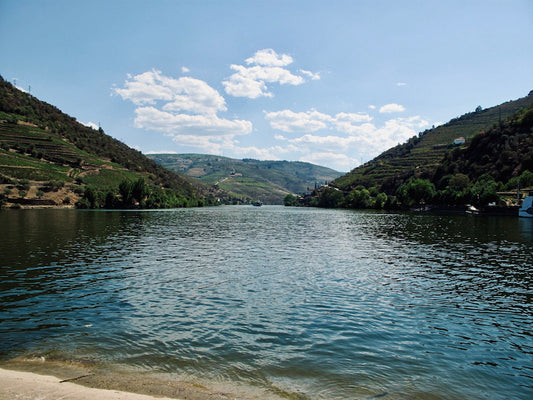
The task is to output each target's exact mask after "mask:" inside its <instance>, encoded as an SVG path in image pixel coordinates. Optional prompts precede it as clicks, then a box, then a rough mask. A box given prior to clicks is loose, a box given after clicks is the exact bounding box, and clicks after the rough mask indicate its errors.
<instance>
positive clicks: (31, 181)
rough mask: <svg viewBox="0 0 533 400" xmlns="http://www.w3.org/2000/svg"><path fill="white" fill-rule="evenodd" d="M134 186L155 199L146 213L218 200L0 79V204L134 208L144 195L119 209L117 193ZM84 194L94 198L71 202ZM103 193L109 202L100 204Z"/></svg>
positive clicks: (202, 187)
mask: <svg viewBox="0 0 533 400" xmlns="http://www.w3.org/2000/svg"><path fill="white" fill-rule="evenodd" d="M141 180H142V181H143V182H144V184H145V189H146V191H145V192H146V193H149V194H154V196H155V197H154V198H152V200H151V202H150V204H151V205H152V206H154V207H155V206H165V205H166V206H168V205H170V204H173V205H175V206H177V205H182V206H185V205H198V204H203V203H206V202H208V203H209V202H212V200H213V199H214V198H215V196H222V194H221V193H220V191H219V190H216V189H214V188H213V187H210V186H209V185H206V184H204V183H202V182H200V181H197V180H194V179H192V178H189V177H187V176H184V175H180V174H177V173H175V172H173V171H170V170H167V169H165V168H163V167H161V166H159V165H158V164H157V163H155V162H154V161H152V160H150V159H149V158H148V157H146V156H145V155H143V154H142V153H141V152H139V151H137V150H134V149H132V148H130V147H128V146H127V145H126V144H124V143H122V142H120V141H119V140H117V139H115V138H112V137H111V136H109V135H107V134H106V133H105V132H104V130H103V129H102V128H99V129H98V130H95V129H92V128H90V127H87V126H85V125H83V124H81V123H79V122H78V121H76V119H75V118H73V117H71V116H69V115H67V114H65V113H63V112H62V111H61V110H59V109H58V108H57V107H55V106H53V105H51V104H48V103H46V102H44V101H41V100H39V99H37V98H36V97H34V96H32V95H30V94H28V93H25V92H23V91H21V90H19V89H17V88H16V87H14V86H13V85H12V84H11V83H9V82H7V81H5V80H4V79H3V78H2V77H1V76H0V185H2V187H1V189H2V193H0V195H1V197H2V198H1V199H0V201H3V202H4V203H6V202H7V203H12V204H14V205H19V206H20V205H24V206H25V205H43V206H44V205H49V206H54V205H55V206H70V207H71V206H73V205H74V204H75V203H76V204H78V205H85V206H87V205H89V206H90V207H91V208H100V207H103V206H104V205H105V204H107V205H115V206H127V207H132V206H134V205H135V204H138V206H139V207H142V206H146V205H147V204H142V203H143V201H145V200H148V197H149V195H148V194H146V193H145V196H144V197H143V199H140V200H139V199H130V200H131V201H132V202H131V204H130V203H128V204H125V203H124V201H123V200H124V195H121V194H120V193H119V192H118V189H119V184H120V183H121V182H123V181H126V182H134V181H139V182H140V181H141ZM139 184H140V183H139ZM88 187H91V189H92V190H93V191H94V193H91V192H89V195H91V196H92V197H94V198H91V201H85V203H84V204H81V203H78V202H79V201H80V200H83V199H84V198H85V200H87V199H86V195H87V193H86V189H87V188H88ZM58 192H59V193H60V194H61V195H58ZM108 193H110V195H109V196H112V197H113V196H114V198H115V200H116V201H113V202H107V203H106V202H105V199H104V198H105V197H106V196H107V195H108ZM143 193H144V192H143ZM109 200H111V197H109ZM163 203H164V204H163Z"/></svg>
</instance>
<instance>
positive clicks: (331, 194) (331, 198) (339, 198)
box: [318, 187, 344, 208]
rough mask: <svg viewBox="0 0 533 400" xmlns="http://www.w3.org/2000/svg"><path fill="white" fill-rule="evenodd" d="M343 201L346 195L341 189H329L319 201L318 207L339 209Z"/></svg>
mask: <svg viewBox="0 0 533 400" xmlns="http://www.w3.org/2000/svg"><path fill="white" fill-rule="evenodd" d="M343 200H344V195H343V193H342V192H341V191H340V190H339V189H336V188H332V187H327V188H326V189H324V191H323V192H322V194H321V196H320V199H319V200H318V206H319V207H324V208H337V207H340V205H341V203H342V202H343Z"/></svg>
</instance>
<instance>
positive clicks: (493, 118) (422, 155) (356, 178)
mask: <svg viewBox="0 0 533 400" xmlns="http://www.w3.org/2000/svg"><path fill="white" fill-rule="evenodd" d="M532 103H533V91H531V92H530V93H529V95H528V96H526V97H523V98H521V99H518V100H514V101H509V102H507V103H504V104H501V105H499V106H495V107H491V108H487V109H485V110H482V109H481V107H478V108H477V109H476V110H475V111H474V112H470V113H466V114H464V115H463V116H461V117H458V118H454V119H452V120H451V121H450V122H448V123H447V124H444V125H441V126H438V127H436V128H433V129H430V130H426V131H424V132H421V133H420V134H419V135H418V136H414V137H412V138H411V139H409V140H408V141H407V142H406V143H404V144H399V145H397V146H395V147H393V148H391V149H389V150H387V151H385V152H384V153H382V154H381V155H379V156H378V157H376V158H375V159H373V160H372V161H370V162H368V163H366V164H364V165H362V166H360V167H357V168H355V169H354V170H352V171H351V172H349V173H348V174H346V175H344V176H342V177H340V178H338V179H336V180H335V181H334V182H333V184H334V186H336V187H338V188H340V189H342V190H344V191H346V190H350V189H353V188H355V187H357V186H359V185H363V186H365V187H367V188H370V187H376V188H377V189H378V190H379V191H382V192H385V193H386V194H387V195H393V194H395V192H396V190H397V189H398V188H399V187H400V186H401V185H402V184H404V183H406V182H407V181H408V180H409V179H410V178H411V177H413V176H415V175H417V176H419V177H422V178H425V179H431V178H432V176H433V174H434V173H435V170H436V169H437V167H438V166H439V165H440V162H441V160H442V158H443V157H444V155H445V154H446V153H447V152H449V151H450V150H451V149H453V148H454V147H455V145H454V141H455V139H458V138H465V140H466V145H468V144H469V142H470V141H471V140H472V138H473V137H474V136H475V135H477V134H478V133H479V132H480V131H482V130H487V129H490V128H491V127H495V126H498V125H499V124H500V123H502V121H505V120H506V119H507V118H509V117H510V116H512V115H513V114H515V113H516V112H517V111H518V110H520V109H521V108H527V107H529V106H531V104H532Z"/></svg>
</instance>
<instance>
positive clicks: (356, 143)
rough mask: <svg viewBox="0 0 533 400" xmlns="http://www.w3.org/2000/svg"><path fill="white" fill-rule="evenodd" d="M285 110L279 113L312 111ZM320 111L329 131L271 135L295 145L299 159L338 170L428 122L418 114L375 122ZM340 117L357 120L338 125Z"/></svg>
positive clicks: (347, 168) (416, 130)
mask: <svg viewBox="0 0 533 400" xmlns="http://www.w3.org/2000/svg"><path fill="white" fill-rule="evenodd" d="M287 111H289V110H285V112H284V114H283V115H289V116H293V117H296V116H298V115H299V114H304V117H310V116H311V115H312V113H309V114H308V113H293V114H290V113H288V112H287ZM324 115H326V114H322V115H321V116H320V120H321V121H325V124H326V125H327V126H328V129H329V130H328V132H331V133H328V134H326V135H324V134H322V135H321V134H320V133H319V132H318V130H316V131H311V130H308V131H307V133H306V134H304V135H301V136H299V137H292V138H291V137H285V136H282V135H276V136H275V139H276V140H279V141H282V142H286V143H287V144H289V145H293V146H295V147H296V148H297V149H298V153H299V154H300V159H301V160H305V161H309V162H314V163H318V164H321V165H327V166H330V167H332V168H335V169H337V170H339V171H348V170H350V169H352V168H354V167H356V166H357V165H358V164H359V161H358V160H361V159H365V160H368V159H371V158H373V157H375V156H377V155H379V154H380V153H382V152H383V151H385V150H387V149H389V148H391V147H393V146H395V145H397V144H398V143H403V142H405V141H406V140H407V139H409V138H411V137H412V136H414V135H416V134H417V133H418V132H420V131H421V130H423V129H425V128H427V127H428V126H429V123H428V121H426V120H424V119H422V118H420V117H419V116H413V117H408V118H394V119H390V120H387V121H384V122H383V123H380V124H379V125H378V124H375V123H371V122H370V121H369V119H370V118H371V117H370V116H368V117H367V118H363V117H364V114H347V115H348V116H349V117H346V115H343V114H342V113H339V114H337V115H336V116H330V118H329V119H328V118H325V117H324ZM355 116H356V117H355ZM343 117H344V119H346V120H350V119H352V118H353V119H354V120H358V121H359V124H356V123H355V122H354V123H351V124H350V125H348V126H347V127H346V126H342V124H339V121H342V120H343ZM277 122H278V123H280V124H281V126H280V128H281V127H283V128H284V130H283V131H285V132H299V131H296V130H290V129H288V128H290V127H292V125H283V124H282V122H286V121H284V120H282V119H279V120H277ZM273 127H275V126H273ZM276 129H277V128H276ZM280 130H282V129H280ZM332 131H336V132H332Z"/></svg>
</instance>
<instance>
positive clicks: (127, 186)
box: [118, 180, 133, 207]
mask: <svg viewBox="0 0 533 400" xmlns="http://www.w3.org/2000/svg"><path fill="white" fill-rule="evenodd" d="M118 193H119V195H120V197H121V199H122V204H123V205H124V206H125V207H130V206H131V205H132V204H133V185H132V184H131V182H130V181H128V180H123V181H122V182H120V184H119V185H118Z"/></svg>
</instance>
